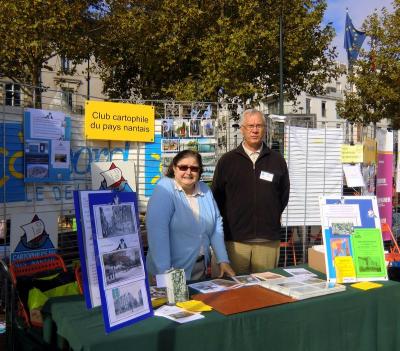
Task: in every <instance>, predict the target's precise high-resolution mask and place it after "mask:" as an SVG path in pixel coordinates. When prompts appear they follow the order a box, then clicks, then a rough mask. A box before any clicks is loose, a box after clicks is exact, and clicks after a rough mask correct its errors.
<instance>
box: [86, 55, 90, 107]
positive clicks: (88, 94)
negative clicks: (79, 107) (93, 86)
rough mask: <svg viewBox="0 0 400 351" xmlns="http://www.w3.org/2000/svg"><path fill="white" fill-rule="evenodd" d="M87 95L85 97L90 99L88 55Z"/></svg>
mask: <svg viewBox="0 0 400 351" xmlns="http://www.w3.org/2000/svg"><path fill="white" fill-rule="evenodd" d="M86 80H87V96H86V99H87V100H90V56H88V59H87V78H86Z"/></svg>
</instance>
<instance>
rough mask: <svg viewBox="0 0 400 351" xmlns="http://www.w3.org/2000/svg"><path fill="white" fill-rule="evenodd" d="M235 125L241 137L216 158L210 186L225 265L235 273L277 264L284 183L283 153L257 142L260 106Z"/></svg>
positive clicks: (285, 198)
mask: <svg viewBox="0 0 400 351" xmlns="http://www.w3.org/2000/svg"><path fill="white" fill-rule="evenodd" d="M240 130H241V132H242V135H243V142H242V143H241V144H240V145H239V147H238V148H236V149H234V150H232V151H229V152H228V153H226V154H225V155H223V156H222V157H221V159H220V160H219V161H218V164H217V166H216V169H215V173H214V179H213V184H212V190H213V194H214V197H215V200H216V202H217V204H218V207H219V210H220V212H221V215H222V217H223V224H224V233H225V240H226V249H227V251H228V256H229V259H230V261H231V266H232V268H233V270H234V271H235V272H236V273H240V274H248V273H254V272H263V271H265V270H267V269H271V268H274V267H276V266H277V264H278V260H279V244H280V228H281V224H280V219H281V215H282V212H283V211H284V209H285V207H286V205H287V203H288V200H289V190H290V183H289V174H288V169H287V166H286V162H285V160H284V158H283V157H282V156H281V154H280V153H278V152H276V151H273V150H271V149H270V148H269V147H267V145H266V144H265V143H264V142H263V138H264V135H265V120H264V117H263V115H262V114H261V112H260V111H257V110H254V109H251V110H246V111H244V112H243V123H242V125H241V128H240Z"/></svg>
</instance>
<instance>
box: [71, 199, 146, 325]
mask: <svg viewBox="0 0 400 351" xmlns="http://www.w3.org/2000/svg"><path fill="white" fill-rule="evenodd" d="M78 193H85V194H84V195H83V196H82V195H81V196H80V194H78ZM86 197H87V201H88V202H87V203H86V206H85V204H82V203H79V204H78V206H79V207H76V208H79V209H82V208H85V207H86V209H85V210H86V211H87V210H89V212H90V222H91V236H92V243H90V241H91V238H90V235H88V230H89V225H88V223H86V226H87V228H86V231H85V237H86V242H85V243H86V244H87V246H88V245H93V249H94V258H93V257H92V258H90V257H87V256H86V257H85V260H82V261H86V264H87V266H86V268H85V269H84V268H83V267H82V268H83V269H82V271H85V270H86V277H84V276H83V278H84V279H87V281H86V282H85V281H84V286H86V288H85V290H84V293H85V298H86V301H88V299H89V300H92V301H91V303H90V304H89V305H91V306H97V305H99V304H101V306H102V312H103V318H104V323H105V329H106V332H111V331H114V330H117V329H120V328H122V327H124V326H126V325H130V324H133V323H135V322H138V321H140V320H142V319H145V318H147V317H150V316H152V315H153V309H152V306H151V299H150V291H149V284H148V281H147V274H146V272H145V268H144V259H143V250H142V245H141V242H140V235H139V227H138V213H137V199H136V193H135V192H109V191H90V192H75V200H76V201H78V202H80V198H81V199H82V198H86ZM77 217H78V215H77ZM79 217H80V220H82V218H83V217H84V213H83V212H80V213H79ZM77 222H80V221H77ZM82 229H83V227H82V223H80V224H78V231H79V230H82ZM83 230H85V229H83ZM81 237H82V235H81ZM80 246H81V245H80ZM84 246H85V245H84ZM87 246H86V247H87ZM88 253H89V255H90V248H89V247H87V249H86V250H85V252H84V254H86V255H87V254H88ZM93 259H94V262H93ZM93 270H95V271H96V274H94V272H93ZM95 275H97V281H98V290H96V286H95V284H94V280H95ZM87 305H88V302H87Z"/></svg>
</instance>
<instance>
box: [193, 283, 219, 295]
mask: <svg viewBox="0 0 400 351" xmlns="http://www.w3.org/2000/svg"><path fill="white" fill-rule="evenodd" d="M188 286H189V287H190V288H192V289H195V290H197V291H199V292H201V293H203V294H206V293H210V292H216V291H223V290H225V288H224V287H223V286H221V285H217V284H214V283H213V282H212V281H205V282H199V283H193V284H189V285H188Z"/></svg>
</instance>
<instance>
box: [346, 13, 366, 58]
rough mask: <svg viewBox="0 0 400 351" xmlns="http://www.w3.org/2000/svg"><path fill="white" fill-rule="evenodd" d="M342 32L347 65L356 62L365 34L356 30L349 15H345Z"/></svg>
mask: <svg viewBox="0 0 400 351" xmlns="http://www.w3.org/2000/svg"><path fill="white" fill-rule="evenodd" d="M345 28H346V29H345V32H344V48H345V49H346V51H347V59H348V62H349V65H351V64H352V63H353V61H355V60H357V57H358V53H359V52H360V49H361V46H362V44H363V42H364V40H365V37H366V35H365V32H361V31H359V30H357V29H356V28H355V27H354V25H353V22H352V21H351V18H350V16H349V14H348V13H347V14H346V27H345Z"/></svg>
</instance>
